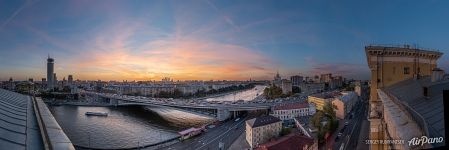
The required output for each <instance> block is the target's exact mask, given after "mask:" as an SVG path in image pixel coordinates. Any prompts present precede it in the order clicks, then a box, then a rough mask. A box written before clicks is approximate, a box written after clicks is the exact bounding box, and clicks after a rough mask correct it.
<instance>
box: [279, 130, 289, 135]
mask: <svg viewBox="0 0 449 150" xmlns="http://www.w3.org/2000/svg"><path fill="white" fill-rule="evenodd" d="M290 132H291V129H290V128H282V129H281V132H280V133H279V135H280V136H284V135H287V134H290Z"/></svg>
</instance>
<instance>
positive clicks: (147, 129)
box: [49, 86, 264, 149]
mask: <svg viewBox="0 0 449 150" xmlns="http://www.w3.org/2000/svg"><path fill="white" fill-rule="evenodd" d="M263 88H264V86H256V87H255V88H253V89H250V90H245V91H240V92H237V93H236V94H235V96H236V100H238V99H243V100H251V99H254V98H255V97H256V96H257V95H258V94H257V93H259V94H261V90H262V91H263ZM231 97H232V99H233V98H234V94H228V95H225V96H220V97H215V98H209V99H208V100H216V101H223V100H230V99H229V98H231ZM232 99H231V100H232ZM49 108H50V111H51V112H52V114H53V116H54V117H55V119H56V120H57V121H58V123H59V125H60V126H61V127H62V129H63V130H64V132H65V133H66V134H67V136H68V137H69V139H70V140H71V141H72V143H73V144H75V145H77V146H82V147H91V148H103V149H113V148H114V149H115V148H132V147H138V146H143V145H150V144H155V143H159V142H162V141H165V140H167V139H172V138H175V137H177V136H178V134H177V133H178V132H179V131H181V130H183V129H186V128H190V127H193V126H201V125H203V124H207V123H211V122H213V121H214V119H213V118H210V117H207V116H201V115H196V114H191V113H188V112H183V111H179V110H173V109H167V108H159V107H148V106H147V107H142V106H122V107H89V106H70V105H62V106H50V107H49ZM88 111H95V112H107V113H108V116H107V117H100V116H86V115H85V113H86V112H88Z"/></svg>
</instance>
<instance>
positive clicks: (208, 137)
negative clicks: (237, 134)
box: [189, 121, 235, 149]
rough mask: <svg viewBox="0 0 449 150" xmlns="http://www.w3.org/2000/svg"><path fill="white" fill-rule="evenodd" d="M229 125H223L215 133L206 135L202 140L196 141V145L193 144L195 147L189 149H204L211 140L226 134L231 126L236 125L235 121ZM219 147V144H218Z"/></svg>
mask: <svg viewBox="0 0 449 150" xmlns="http://www.w3.org/2000/svg"><path fill="white" fill-rule="evenodd" d="M228 122H229V124H226V125H223V126H221V128H220V129H218V130H215V131H214V132H213V133H212V132H211V133H209V134H208V135H205V136H203V137H201V138H198V139H197V140H196V142H195V143H193V145H191V146H189V148H191V149H197V148H199V147H202V146H204V145H206V143H209V142H210V141H211V140H213V139H214V138H215V137H217V136H218V135H220V133H224V132H226V131H227V130H228V129H229V128H230V127H231V126H233V125H235V124H234V121H228ZM217 146H218V144H217Z"/></svg>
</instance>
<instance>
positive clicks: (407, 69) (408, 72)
mask: <svg viewBox="0 0 449 150" xmlns="http://www.w3.org/2000/svg"><path fill="white" fill-rule="evenodd" d="M417 69H418V70H417V73H420V72H421V70H420V68H419V67H418V68H417ZM403 73H404V74H410V67H404V72H403ZM393 74H396V67H393Z"/></svg>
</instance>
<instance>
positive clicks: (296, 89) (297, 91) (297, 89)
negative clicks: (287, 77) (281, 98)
mask: <svg viewBox="0 0 449 150" xmlns="http://www.w3.org/2000/svg"><path fill="white" fill-rule="evenodd" d="M292 92H293V93H301V88H299V87H298V86H292Z"/></svg>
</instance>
